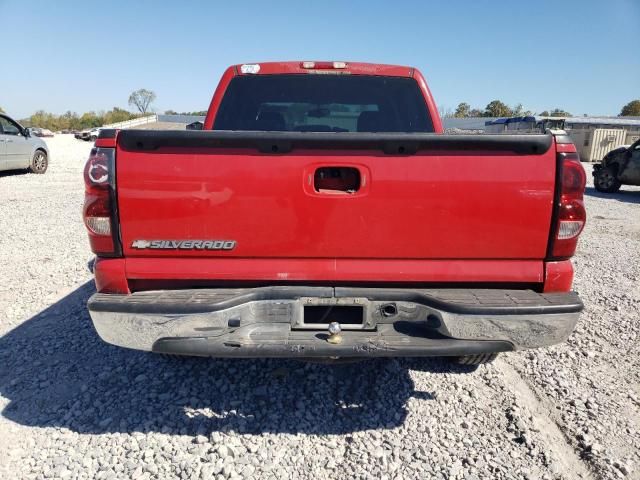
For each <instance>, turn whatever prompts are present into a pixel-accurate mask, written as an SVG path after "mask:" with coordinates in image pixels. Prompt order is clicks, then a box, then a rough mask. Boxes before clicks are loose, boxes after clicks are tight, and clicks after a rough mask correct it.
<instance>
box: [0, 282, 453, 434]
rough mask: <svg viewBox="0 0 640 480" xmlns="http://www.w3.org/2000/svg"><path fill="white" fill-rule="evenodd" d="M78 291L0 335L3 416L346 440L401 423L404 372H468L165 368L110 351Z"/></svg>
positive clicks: (276, 365)
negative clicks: (347, 436) (357, 433)
mask: <svg viewBox="0 0 640 480" xmlns="http://www.w3.org/2000/svg"><path fill="white" fill-rule="evenodd" d="M93 292H94V288H93V284H92V283H87V284H85V285H83V286H82V287H80V288H79V289H77V290H75V291H74V292H73V293H71V294H69V295H68V296H66V297H64V298H63V299H62V300H60V301H58V302H57V303H55V304H53V305H51V306H50V307H48V308H47V309H46V310H43V311H42V312H40V313H39V314H37V315H35V316H34V317H33V318H31V319H29V320H28V321H26V322H24V323H22V324H21V325H20V326H18V327H16V328H15V329H14V330H12V331H10V332H9V333H7V334H6V335H5V336H3V337H2V338H0V365H2V368H1V369H0V393H1V394H2V396H3V397H5V398H7V399H8V400H9V403H8V405H7V406H6V407H5V408H4V410H3V411H2V415H3V416H4V417H6V418H8V419H10V420H12V421H14V422H16V423H19V424H22V425H28V426H34V427H65V428H68V429H70V430H71V431H74V432H80V433H105V432H134V431H139V432H163V433H172V434H183V435H184V434H186V435H197V434H205V435H206V434H208V433H210V432H212V431H216V430H217V431H231V430H233V431H235V432H240V433H261V432H289V433H298V432H302V433H310V434H343V433H349V432H354V431H361V430H367V429H376V428H393V427H397V426H399V425H401V424H402V423H403V422H404V420H405V417H406V415H407V406H406V405H407V401H408V400H409V399H410V398H417V399H421V400H424V401H428V400H431V399H433V398H434V397H433V395H432V393H430V392H419V391H416V390H415V386H414V383H413V381H412V379H411V377H410V375H409V371H410V370H421V371H431V372H437V373H449V374H455V373H465V370H464V369H462V368H458V367H452V366H450V365H448V364H446V363H445V362H443V361H442V360H439V359H403V360H374V361H368V362H361V363H355V364H347V365H339V366H335V365H333V366H331V365H322V364H310V363H302V362H297V361H289V360H271V359H260V360H238V359H230V360H218V359H199V358H186V359H176V360H173V359H165V358H163V357H160V356H158V355H154V354H149V353H144V352H136V351H132V350H125V349H121V348H117V347H113V346H110V345H107V344H105V343H103V342H102V341H101V340H100V339H99V338H98V336H97V334H96V333H95V331H94V329H93V326H92V325H91V320H90V318H89V315H88V313H87V311H86V302H87V299H88V298H89V296H90V295H91V294H92V293H93Z"/></svg>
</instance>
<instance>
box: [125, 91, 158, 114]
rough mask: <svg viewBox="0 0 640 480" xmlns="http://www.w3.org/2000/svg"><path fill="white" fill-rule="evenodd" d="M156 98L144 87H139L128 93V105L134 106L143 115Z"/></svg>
mask: <svg viewBox="0 0 640 480" xmlns="http://www.w3.org/2000/svg"><path fill="white" fill-rule="evenodd" d="M155 99H156V94H155V93H154V92H152V91H151V90H147V89H146V88H141V89H140V90H136V91H135V92H131V95H129V105H133V106H135V107H136V108H137V109H138V110H139V111H140V113H142V114H143V115H144V114H145V113H147V111H148V110H149V107H150V106H151V104H152V103H153V102H154V100H155Z"/></svg>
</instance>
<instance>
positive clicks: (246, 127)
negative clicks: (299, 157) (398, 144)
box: [213, 74, 434, 133]
mask: <svg viewBox="0 0 640 480" xmlns="http://www.w3.org/2000/svg"><path fill="white" fill-rule="evenodd" d="M213 129H214V130H233V131H283V132H405V133H413V132H427V133H430V132H433V131H434V129H433V122H432V120H431V117H430V115H429V111H428V109H427V105H426V103H425V100H424V97H423V95H422V92H421V90H420V88H419V87H418V84H417V82H416V81H415V80H414V79H413V78H404V77H384V76H371V75H317V74H316V75H313V74H306V75H296V74H293V75H255V76H248V75H247V76H238V77H234V78H233V79H232V80H231V82H230V83H229V86H228V87H227V90H226V92H225V95H224V97H223V99H222V102H221V104H220V108H219V110H218V113H217V115H216V119H215V122H214V125H213Z"/></svg>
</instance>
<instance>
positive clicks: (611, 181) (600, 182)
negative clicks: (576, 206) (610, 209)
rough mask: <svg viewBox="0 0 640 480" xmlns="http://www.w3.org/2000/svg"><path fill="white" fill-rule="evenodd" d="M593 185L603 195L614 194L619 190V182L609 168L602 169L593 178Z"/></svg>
mask: <svg viewBox="0 0 640 480" xmlns="http://www.w3.org/2000/svg"><path fill="white" fill-rule="evenodd" d="M593 185H594V186H595V187H596V190H597V191H599V192H604V193H614V192H617V191H618V190H620V185H622V183H620V180H618V177H617V175H616V172H615V171H614V170H613V169H612V168H611V167H602V168H601V169H600V170H598V171H597V173H596V175H595V177H593Z"/></svg>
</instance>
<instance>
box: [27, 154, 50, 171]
mask: <svg viewBox="0 0 640 480" xmlns="http://www.w3.org/2000/svg"><path fill="white" fill-rule="evenodd" d="M48 166H49V161H48V159H47V154H46V152H44V151H42V150H36V152H35V153H34V154H33V158H32V159H31V165H29V171H30V172H31V173H40V174H42V173H44V172H46V171H47V167H48Z"/></svg>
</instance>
